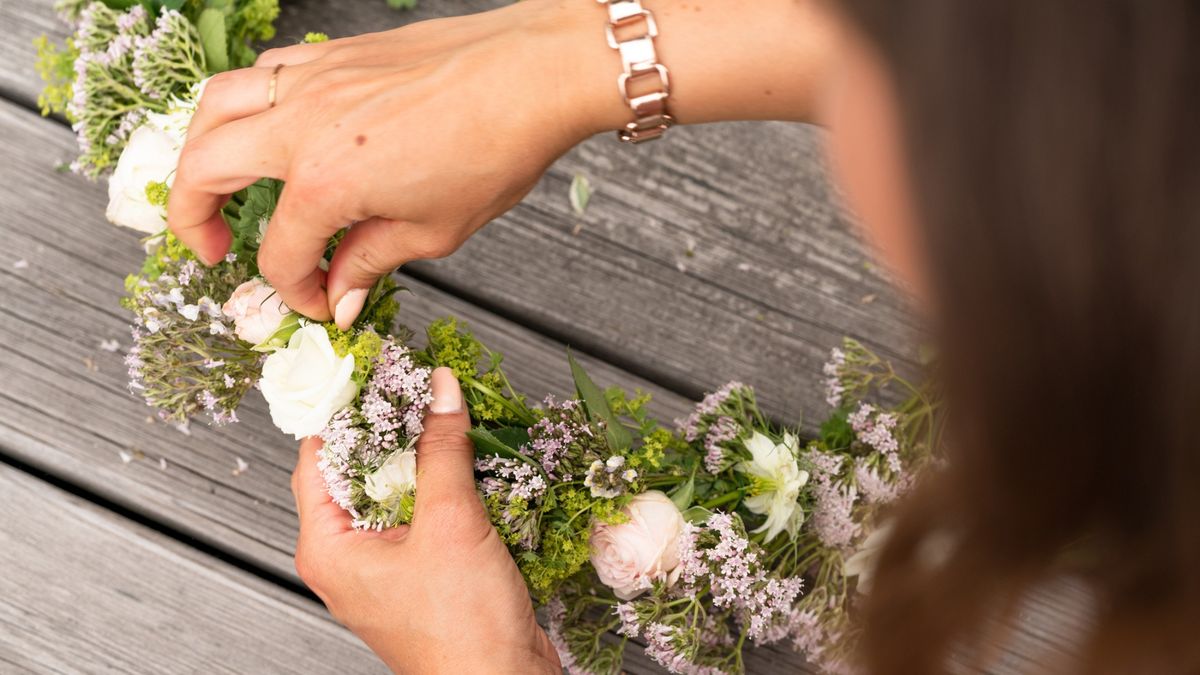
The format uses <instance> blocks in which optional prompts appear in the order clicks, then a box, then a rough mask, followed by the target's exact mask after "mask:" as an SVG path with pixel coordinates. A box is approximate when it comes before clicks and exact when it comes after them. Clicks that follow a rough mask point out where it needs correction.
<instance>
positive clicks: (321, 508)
mask: <svg viewBox="0 0 1200 675" xmlns="http://www.w3.org/2000/svg"><path fill="white" fill-rule="evenodd" d="M320 450H321V439H319V438H316V437H311V436H310V437H309V438H306V439H304V441H303V442H301V443H300V457H299V460H298V461H297V462H296V469H295V471H293V472H292V494H293V495H294V496H295V498H296V514H297V515H298V516H299V517H300V536H301V538H305V537H316V538H323V537H326V536H329V535H335V534H340V533H342V532H347V531H349V530H350V518H349V516H347V515H346V512H345V511H343V510H342V508H341V507H340V506H338V505H337V504H334V503H333V500H332V499H330V497H329V493H328V492H327V491H326V489H325V479H324V478H323V477H322V476H321V470H320V468H319V467H318V458H317V453H318V452H319V451H320Z"/></svg>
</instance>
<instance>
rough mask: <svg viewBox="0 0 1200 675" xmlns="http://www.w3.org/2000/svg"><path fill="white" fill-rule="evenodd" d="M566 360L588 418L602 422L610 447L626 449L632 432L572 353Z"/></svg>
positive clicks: (617, 450) (631, 439)
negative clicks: (569, 365) (614, 411)
mask: <svg viewBox="0 0 1200 675" xmlns="http://www.w3.org/2000/svg"><path fill="white" fill-rule="evenodd" d="M567 361H569V362H570V364H571V376H572V377H573V378H574V379H575V391H576V392H577V393H578V394H579V400H581V401H583V405H584V407H585V408H586V409H587V413H588V418H589V419H590V420H591V421H593V422H603V423H604V432H605V435H606V436H607V438H608V447H609V448H610V449H612V450H613V451H614V452H617V453H619V452H621V451H624V450H628V449H629V446H631V445H633V434H631V433H630V432H629V429H626V428H625V425H624V424H622V423H621V419H620V418H619V417H617V415H616V414H615V413H613V410H612V408H611V407H609V405H608V397H606V396H605V395H604V392H602V391H601V390H600V387H597V386H596V383H595V382H593V381H592V378H591V377H589V376H588V374H587V371H585V370H584V369H583V366H581V365H579V362H578V361H576V360H575V357H574V356H573V355H572V354H570V353H568V354H567Z"/></svg>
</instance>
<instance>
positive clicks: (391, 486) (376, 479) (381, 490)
mask: <svg viewBox="0 0 1200 675" xmlns="http://www.w3.org/2000/svg"><path fill="white" fill-rule="evenodd" d="M364 487H365V490H366V493H367V496H368V497H370V498H371V499H374V500H375V501H377V502H386V501H388V500H389V499H391V498H392V497H394V496H396V495H401V496H403V495H405V494H408V493H411V492H413V491H414V490H416V489H417V453H416V452H414V451H412V450H405V451H403V452H396V453H393V454H392V456H391V457H388V459H387V461H386V462H384V463H383V466H381V467H379V468H378V469H376V470H375V472H374V473H372V474H371V475H369V476H367V481H366V485H365V486H364Z"/></svg>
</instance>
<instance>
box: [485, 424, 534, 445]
mask: <svg viewBox="0 0 1200 675" xmlns="http://www.w3.org/2000/svg"><path fill="white" fill-rule="evenodd" d="M492 436H494V437H496V439H497V440H499V441H500V442H502V443H504V444H505V445H507V446H508V447H510V448H512V449H514V450H517V451H520V449H521V446H523V445H527V444H528V443H529V430H528V429H526V428H525V427H504V428H503V429H493V430H492Z"/></svg>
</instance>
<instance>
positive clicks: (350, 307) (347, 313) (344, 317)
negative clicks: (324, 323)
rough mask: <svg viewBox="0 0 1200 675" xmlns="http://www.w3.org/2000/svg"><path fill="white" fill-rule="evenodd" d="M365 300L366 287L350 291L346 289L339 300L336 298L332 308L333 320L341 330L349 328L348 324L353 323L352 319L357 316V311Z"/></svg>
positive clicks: (359, 310) (351, 324)
mask: <svg viewBox="0 0 1200 675" xmlns="http://www.w3.org/2000/svg"><path fill="white" fill-rule="evenodd" d="M366 301H367V289H365V288H355V289H354V290H351V291H346V294H345V295H343V296H342V299H341V300H338V303H337V306H335V307H334V308H333V322H334V323H336V324H337V327H338V328H341V329H342V330H350V326H353V325H354V320H355V319H357V318H358V313H359V312H361V311H362V308H363V303H364V302H366Z"/></svg>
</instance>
